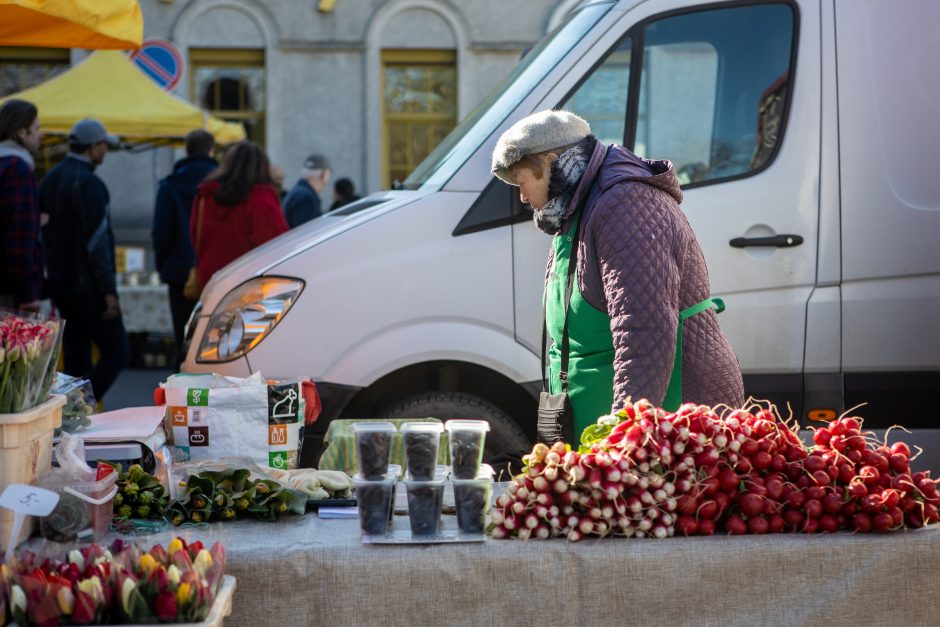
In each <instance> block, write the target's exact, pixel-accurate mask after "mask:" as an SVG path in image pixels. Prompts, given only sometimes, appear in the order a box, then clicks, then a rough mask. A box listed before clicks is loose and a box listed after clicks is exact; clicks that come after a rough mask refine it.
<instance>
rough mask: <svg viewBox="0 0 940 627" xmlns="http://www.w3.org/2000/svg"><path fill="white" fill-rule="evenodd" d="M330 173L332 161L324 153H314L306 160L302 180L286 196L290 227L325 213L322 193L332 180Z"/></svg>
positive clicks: (285, 204) (285, 203)
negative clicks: (321, 203) (321, 199)
mask: <svg viewBox="0 0 940 627" xmlns="http://www.w3.org/2000/svg"><path fill="white" fill-rule="evenodd" d="M330 174H331V168H330V161H329V159H327V158H326V157H324V156H323V155H318V154H312V155H310V156H309V157H307V158H306V159H305V160H304V165H303V170H302V171H301V173H300V180H299V181H297V184H296V185H294V187H293V188H292V189H291V190H290V192H288V193H287V196H285V197H284V217H285V218H286V219H287V224H289V225H290V228H295V227H297V226H300V225H301V224H303V223H304V222H309V221H310V220H313V219H314V218H318V217H320V216H321V215H322V214H323V211H322V209H321V208H320V193H321V192H322V191H323V190H324V189H325V188H326V185H327V183H329V182H330Z"/></svg>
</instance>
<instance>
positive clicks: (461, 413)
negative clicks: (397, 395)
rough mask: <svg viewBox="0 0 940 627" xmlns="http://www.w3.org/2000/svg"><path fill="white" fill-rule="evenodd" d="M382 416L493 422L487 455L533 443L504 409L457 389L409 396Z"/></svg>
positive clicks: (384, 410)
mask: <svg viewBox="0 0 940 627" xmlns="http://www.w3.org/2000/svg"><path fill="white" fill-rule="evenodd" d="M379 417H381V418H427V417H431V418H438V419H439V420H441V421H444V420H450V419H451V418H463V419H469V420H485V421H487V422H488V423H490V431H489V433H487V434H486V444H485V445H484V449H485V450H484V454H483V456H484V458H490V457H493V456H495V455H499V454H501V453H518V452H519V451H522V450H526V449H528V448H530V447H531V446H532V442H530V441H529V438H527V437H526V435H525V433H523V431H522V429H521V428H519V425H517V424H516V423H515V422H513V420H512V418H510V417H509V415H508V414H507V413H506V412H504V411H503V410H502V409H500V408H499V407H497V406H496V405H493V404H492V403H490V402H489V401H486V400H483V399H482V398H480V397H479V396H473V395H472V394H461V393H458V392H426V393H423V394H416V395H414V396H409V397H408V398H406V399H405V400H403V401H401V402H399V403H397V404H395V405H393V406H392V407H387V408H385V409H383V410H382V411H381V412H380V413H379Z"/></svg>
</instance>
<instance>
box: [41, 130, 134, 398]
mask: <svg viewBox="0 0 940 627" xmlns="http://www.w3.org/2000/svg"><path fill="white" fill-rule="evenodd" d="M68 141H69V152H68V154H67V155H66V156H65V159H63V160H62V161H61V162H60V163H59V164H58V165H56V166H55V167H54V168H52V169H51V170H50V171H49V173H48V174H47V175H46V177H45V178H44V179H43V180H42V183H41V184H40V186H39V204H40V208H41V210H42V211H43V213H45V214H48V216H49V221H48V223H47V224H46V225H45V227H43V237H44V241H45V244H46V253H47V264H48V266H47V270H48V280H49V291H50V294H51V295H52V301H53V303H54V304H55V306H56V307H57V308H58V310H59V313H60V314H61V316H62V317H63V318H64V319H65V320H66V325H65V336H64V338H63V341H62V348H63V351H64V353H65V373H66V374H70V375H74V376H80V377H85V378H87V379H89V380H90V381H91V385H92V388H93V389H94V393H95V398H97V399H98V400H101V399H102V398H103V397H104V395H105V393H106V392H107V391H108V389H109V388H110V387H111V384H113V383H114V381H115V379H117V376H118V374H119V373H120V372H121V369H122V368H124V366H125V365H126V364H127V361H128V357H129V354H130V349H129V347H128V342H127V333H126V332H125V330H124V322H123V320H122V318H121V308H120V306H119V304H118V297H117V281H116V278H115V275H116V268H115V262H114V233H113V232H112V231H111V217H110V202H111V199H110V195H109V194H108V188H107V187H105V184H104V182H103V181H102V180H101V179H100V178H98V177H97V176H96V175H95V168H96V167H97V166H99V165H101V163H103V162H104V157H105V155H106V154H107V153H108V149H109V148H112V147H114V146H117V144H118V139H117V137H115V136H114V135H110V134H108V131H107V130H106V129H105V127H104V125H103V124H102V123H101V122H99V121H98V120H93V119H89V118H86V119H84V120H81V121H79V122H77V123H76V124H75V126H73V127H72V130H71V131H70V132H69V137H68ZM92 342H94V344H95V346H97V347H98V350H99V351H100V353H101V357H100V359H99V360H98V362H97V363H96V364H94V365H92V359H91V344H92Z"/></svg>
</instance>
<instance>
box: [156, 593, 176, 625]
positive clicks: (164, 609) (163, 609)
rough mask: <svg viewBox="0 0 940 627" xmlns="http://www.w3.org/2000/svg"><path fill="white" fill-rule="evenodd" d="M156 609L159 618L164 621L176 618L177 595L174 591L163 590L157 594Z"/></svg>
mask: <svg viewBox="0 0 940 627" xmlns="http://www.w3.org/2000/svg"><path fill="white" fill-rule="evenodd" d="M154 605H155V609H156V612H157V618H159V619H160V620H162V621H169V620H173V619H174V618H176V613H177V608H176V595H175V594H173V593H172V592H161V593H160V594H158V595H157V600H156V603H155V604H154Z"/></svg>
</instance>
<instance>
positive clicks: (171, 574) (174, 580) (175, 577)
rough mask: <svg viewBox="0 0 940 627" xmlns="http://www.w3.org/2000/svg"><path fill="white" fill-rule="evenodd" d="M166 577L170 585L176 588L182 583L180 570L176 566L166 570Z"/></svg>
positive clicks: (171, 565) (172, 565)
mask: <svg viewBox="0 0 940 627" xmlns="http://www.w3.org/2000/svg"><path fill="white" fill-rule="evenodd" d="M166 576H167V579H169V581H170V583H171V584H173V585H174V586H175V585H177V584H179V582H180V569H179V568H177V567H176V564H170V567H169V568H167V569H166Z"/></svg>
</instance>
